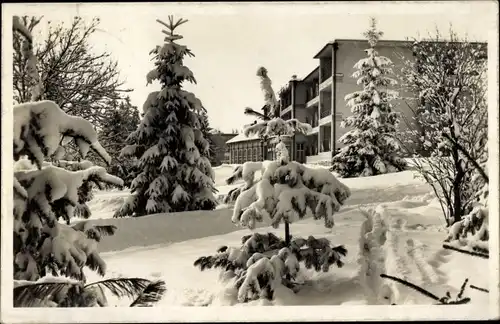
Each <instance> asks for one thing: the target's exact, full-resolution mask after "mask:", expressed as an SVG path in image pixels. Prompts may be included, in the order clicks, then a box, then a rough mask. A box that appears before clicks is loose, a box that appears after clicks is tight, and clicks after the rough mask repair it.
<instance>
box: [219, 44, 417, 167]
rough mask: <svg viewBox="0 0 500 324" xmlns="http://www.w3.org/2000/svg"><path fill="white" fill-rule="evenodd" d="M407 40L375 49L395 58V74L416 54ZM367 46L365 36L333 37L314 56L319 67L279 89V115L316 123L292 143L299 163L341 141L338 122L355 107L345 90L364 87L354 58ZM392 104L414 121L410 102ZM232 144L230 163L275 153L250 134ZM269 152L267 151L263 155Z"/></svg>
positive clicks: (322, 157) (325, 155)
mask: <svg viewBox="0 0 500 324" xmlns="http://www.w3.org/2000/svg"><path fill="white" fill-rule="evenodd" d="M408 45H409V44H408V42H406V41H390V40H385V41H384V40H381V41H379V42H378V43H377V46H376V50H377V52H378V53H379V55H382V56H386V57H388V58H389V59H391V60H392V62H393V63H394V68H393V70H394V72H396V73H397V72H398V71H399V70H400V68H401V67H402V64H403V60H404V59H410V58H412V57H413V53H412V50H411V47H410V46H408ZM368 47H369V45H368V42H367V41H366V40H358V39H337V40H335V41H332V42H329V43H327V44H325V46H323V48H321V49H320V50H319V52H318V53H317V54H316V55H315V56H314V58H315V59H317V60H318V66H317V67H316V68H315V69H314V70H313V71H311V72H310V73H309V74H308V75H307V76H306V77H304V78H302V79H297V78H296V77H295V76H294V77H292V79H291V80H290V81H289V82H288V84H287V85H286V86H285V87H284V88H282V89H281V90H280V92H279V94H278V95H279V100H280V114H281V118H283V119H285V120H286V119H290V118H296V119H298V120H299V121H301V122H306V123H309V124H310V125H311V126H312V131H311V132H310V133H309V134H307V135H302V134H297V135H295V136H293V137H292V139H291V142H290V143H288V145H289V149H290V153H291V158H292V159H293V160H296V161H298V162H301V163H304V162H308V163H314V162H320V161H329V160H330V159H331V158H332V156H333V152H335V151H336V150H337V149H338V148H340V147H341V146H342V144H341V143H339V141H338V140H339V138H340V137H341V136H342V135H344V134H345V133H346V132H347V131H348V129H345V128H341V127H340V123H341V121H342V120H343V119H344V118H345V117H346V116H348V115H349V114H351V111H350V109H351V108H350V107H348V106H347V105H346V102H345V99H344V98H345V96H346V95H347V94H350V93H352V92H355V91H358V90H361V88H360V86H359V85H358V84H357V79H355V78H353V77H352V74H353V73H354V72H355V69H354V65H355V64H356V62H358V61H359V60H360V59H362V58H365V57H366V53H365V51H364V50H365V49H367V48H368ZM395 90H398V91H399V92H400V96H401V97H406V96H408V95H409V94H406V93H403V92H402V91H401V90H400V89H397V88H396V89H395ZM392 103H393V105H394V109H395V110H396V111H399V112H400V113H401V114H403V115H404V116H406V117H407V118H406V119H407V120H411V111H410V109H409V108H408V105H406V104H404V102H402V101H401V100H394V101H393V102H392ZM405 127H406V124H405V123H404V122H401V123H400V128H401V129H402V130H403V129H404V128H405ZM228 149H229V150H230V155H231V158H230V161H231V163H243V162H245V161H250V160H262V159H263V157H264V158H265V159H270V158H272V157H273V156H272V153H273V152H272V151H271V150H269V149H267V148H266V146H265V143H262V142H260V141H259V139H258V138H257V137H255V136H254V137H251V138H246V137H245V136H244V135H242V134H240V135H238V136H236V137H234V138H233V139H231V140H230V141H228ZM252 152H256V153H255V154H254V153H252ZM259 152H261V153H259ZM266 152H267V153H268V155H267V156H266V155H265V154H262V153H266Z"/></svg>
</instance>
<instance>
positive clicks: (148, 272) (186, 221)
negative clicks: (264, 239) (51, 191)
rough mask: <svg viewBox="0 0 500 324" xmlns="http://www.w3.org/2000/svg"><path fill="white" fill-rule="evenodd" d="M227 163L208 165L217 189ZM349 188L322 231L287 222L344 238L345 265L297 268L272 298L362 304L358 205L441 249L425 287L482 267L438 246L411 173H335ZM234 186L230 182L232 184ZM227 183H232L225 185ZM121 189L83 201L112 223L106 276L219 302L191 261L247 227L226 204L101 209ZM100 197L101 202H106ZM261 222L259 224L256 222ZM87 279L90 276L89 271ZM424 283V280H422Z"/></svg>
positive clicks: (440, 234)
mask: <svg viewBox="0 0 500 324" xmlns="http://www.w3.org/2000/svg"><path fill="white" fill-rule="evenodd" d="M232 170H233V166H226V165H224V166H221V167H218V168H215V172H216V183H217V185H218V186H219V187H218V188H221V185H222V188H224V179H225V178H227V177H228V176H229V175H230V174H231V173H232ZM343 182H344V183H346V184H347V185H348V186H349V187H351V189H352V196H351V197H350V198H349V200H348V201H347V204H346V206H344V207H343V208H342V209H341V211H340V212H339V213H338V214H336V215H335V222H336V224H335V227H334V228H333V229H332V230H328V229H326V228H324V227H323V226H322V223H321V222H315V221H314V220H312V219H306V220H303V221H301V222H298V223H295V224H292V226H291V231H292V234H293V235H298V236H306V237H307V236H309V235H313V236H319V237H326V238H329V239H331V240H332V243H333V244H344V245H345V246H346V248H347V249H348V251H349V254H348V256H347V258H346V260H345V263H346V264H345V266H344V267H343V268H341V269H338V268H332V270H331V271H330V272H328V273H315V272H311V271H305V272H304V275H305V277H306V278H307V281H306V284H305V285H304V287H303V288H302V290H301V291H300V292H299V293H298V294H290V293H288V292H284V291H281V292H277V295H276V296H277V297H276V300H275V301H274V304H275V305H340V304H351V305H352V304H366V303H367V301H366V299H365V296H364V293H363V291H362V290H361V287H360V285H359V282H358V281H357V278H356V273H357V271H358V268H359V265H358V264H357V262H356V260H357V257H358V250H359V243H358V238H359V232H360V225H361V223H362V222H363V220H364V217H363V216H362V215H361V213H360V211H359V208H361V207H367V206H371V207H375V206H377V205H379V204H384V205H385V206H386V210H387V211H388V213H389V214H390V215H391V217H392V219H393V222H392V223H393V224H395V225H394V226H395V227H396V228H400V230H398V233H399V235H400V240H401V241H403V242H405V241H406V240H407V239H412V240H413V241H414V242H416V243H421V244H423V253H424V255H425V256H426V257H429V258H432V257H433V256H434V255H435V254H436V253H437V254H439V255H441V258H440V260H439V262H434V263H432V265H431V267H432V269H433V271H435V272H436V273H438V274H439V275H438V277H439V282H438V283H437V284H433V285H431V286H430V287H428V288H429V290H431V291H432V292H433V293H434V294H436V295H439V296H442V295H443V294H444V293H445V292H446V290H450V292H451V293H452V295H454V294H455V289H456V288H459V287H460V285H461V283H462V282H463V280H464V279H465V276H466V275H467V274H469V275H470V274H471V273H481V271H482V270H483V269H486V268H487V267H488V264H487V261H483V260H481V259H479V260H478V259H477V258H473V259H471V258H470V257H467V256H462V255H458V254H457V253H449V252H448V251H446V250H442V249H441V248H440V247H441V245H442V241H443V238H444V237H445V232H444V229H443V220H442V216H441V210H440V207H439V205H438V204H437V202H436V200H435V199H434V198H433V195H432V194H431V191H430V188H429V187H428V186H427V185H426V184H424V183H422V182H421V181H420V180H417V179H414V176H413V173H412V172H411V171H407V172H401V173H396V174H388V175H382V176H376V177H369V178H358V179H343ZM236 185H238V184H236ZM230 187H234V186H230ZM126 194H127V193H126V192H114V193H113V192H100V193H97V194H96V198H95V200H96V202H95V204H92V206H91V208H92V211H93V213H94V215H93V218H96V220H95V221H96V222H99V223H107V224H109V223H111V224H115V225H116V226H117V227H118V231H117V233H116V234H115V236H112V237H105V238H103V240H102V242H101V244H100V247H99V249H100V250H101V251H102V252H103V253H102V254H101V256H102V257H103V258H104V259H105V261H106V262H107V266H108V270H107V275H106V277H116V276H142V277H147V278H151V279H154V278H158V279H160V278H161V279H163V280H165V282H166V284H167V287H168V290H167V293H166V295H165V297H164V298H163V299H162V301H161V302H160V303H159V304H158V306H159V307H161V306H188V305H189V306H202V305H203V306H207V305H214V306H216V305H225V304H227V301H226V300H225V299H224V298H219V297H220V294H221V288H222V286H221V285H220V283H219V282H218V271H214V270H208V271H204V272H201V271H199V269H198V268H195V267H194V266H193V262H194V260H196V259H197V258H198V257H200V256H203V255H208V254H213V253H214V252H215V250H216V249H217V248H218V247H219V246H221V245H229V246H231V245H234V246H239V244H240V239H241V236H243V235H245V234H248V233H250V230H248V229H243V230H241V229H239V228H237V227H235V226H234V225H233V224H232V223H231V221H230V218H231V212H232V211H231V210H230V209H219V210H215V211H208V212H207V211H199V212H189V213H175V214H157V215H150V216H146V217H140V218H124V219H100V220H99V219H98V218H109V217H110V216H109V213H110V212H111V210H112V209H113V208H115V207H112V206H118V205H119V203H118V202H119V201H120V200H121V199H123V197H124V196H126ZM106 201H107V202H106ZM262 226H266V225H265V224H263V225H262ZM256 231H258V232H267V231H269V232H274V233H277V234H279V235H280V236H282V235H283V229H282V228H279V229H277V230H275V229H273V228H271V227H265V228H262V227H261V228H257V229H256ZM408 271H409V272H410V277H411V279H414V280H415V283H419V280H420V275H419V273H418V270H417V269H416V268H415V267H414V266H413V267H410V268H409V270H408ZM88 276H89V280H98V278H97V276H96V275H95V274H94V273H92V272H89V273H88ZM470 280H471V282H470V283H471V284H474V285H476V286H479V287H484V288H486V287H488V281H487V280H488V277H487V276H475V277H474V278H470ZM424 286H425V285H424ZM397 287H398V289H399V290H400V291H399V293H400V295H401V296H400V299H399V300H400V301H402V303H404V304H415V303H416V304H432V303H433V301H432V300H430V299H428V298H426V297H422V296H420V295H419V294H416V293H414V292H413V291H409V290H408V289H407V288H406V287H400V285H398V286H397ZM467 295H468V296H469V297H471V298H472V300H473V302H474V303H477V304H478V305H483V306H485V307H487V306H486V305H487V304H488V295H487V294H485V293H482V292H479V291H475V290H471V289H468V290H467ZM114 303H116V305H127V303H129V301H128V300H116V301H111V304H114Z"/></svg>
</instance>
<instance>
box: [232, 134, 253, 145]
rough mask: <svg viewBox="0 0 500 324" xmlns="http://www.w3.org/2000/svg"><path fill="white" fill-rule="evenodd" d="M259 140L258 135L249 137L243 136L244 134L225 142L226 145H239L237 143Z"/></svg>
mask: <svg viewBox="0 0 500 324" xmlns="http://www.w3.org/2000/svg"><path fill="white" fill-rule="evenodd" d="M257 139H259V135H257V134H253V135H250V136H248V137H247V136H245V134H243V133H240V134H238V135H237V136H235V137H233V138H231V139H230V140H229V141H227V142H226V144H231V143H239V142H248V141H254V140H257Z"/></svg>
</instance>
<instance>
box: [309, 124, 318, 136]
mask: <svg viewBox="0 0 500 324" xmlns="http://www.w3.org/2000/svg"><path fill="white" fill-rule="evenodd" d="M318 133H319V125H318V126H315V127H313V128H312V129H311V131H310V132H308V133H307V135H314V134H318Z"/></svg>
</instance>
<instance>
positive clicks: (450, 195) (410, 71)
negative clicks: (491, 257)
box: [401, 30, 488, 236]
mask: <svg viewBox="0 0 500 324" xmlns="http://www.w3.org/2000/svg"><path fill="white" fill-rule="evenodd" d="M446 38H447V39H444V38H443V37H442V36H441V35H440V34H439V32H437V33H436V34H435V36H434V35H432V38H431V39H426V40H420V41H414V42H413V43H412V44H411V50H412V52H413V53H414V56H413V57H411V58H407V59H406V60H405V61H404V65H403V68H402V74H401V75H402V77H401V81H402V82H401V83H402V87H403V88H404V89H405V90H406V91H408V92H410V93H415V94H416V96H415V98H410V100H409V103H410V104H411V105H412V107H410V108H412V109H413V110H414V111H415V116H414V118H413V119H414V126H416V128H415V127H414V128H412V129H411V130H410V131H409V134H406V135H407V136H405V138H408V139H409V140H408V141H410V143H409V144H410V145H409V147H408V148H407V151H409V152H411V153H412V155H413V153H414V152H415V144H417V145H418V146H420V151H421V152H419V153H421V155H423V156H420V155H416V154H415V159H414V160H413V161H412V162H413V164H414V167H415V169H416V170H417V171H418V172H419V174H420V175H421V177H422V178H423V179H424V180H425V181H426V182H427V183H429V184H430V185H431V186H432V188H433V190H434V193H435V194H436V196H437V197H438V199H439V202H440V204H441V208H442V210H443V216H444V218H445V220H446V221H447V223H448V225H450V226H451V225H453V224H454V223H457V222H460V223H461V222H462V221H463V218H464V217H466V215H469V214H471V213H473V212H472V210H473V209H474V208H475V205H476V202H477V201H476V200H477V197H476V194H477V193H478V191H480V190H481V187H482V186H483V184H482V181H484V180H482V179H481V177H474V173H475V172H478V171H477V170H478V165H477V164H478V163H479V164H480V163H482V162H483V161H484V160H485V159H487V156H488V153H487V150H486V147H487V143H488V106H487V104H486V98H487V96H486V90H487V84H486V75H487V64H486V59H487V44H481V43H473V42H470V41H468V40H467V39H460V38H459V37H458V35H457V34H455V33H454V32H453V31H451V30H450V34H449V36H448V37H446ZM408 135H410V136H408ZM479 168H482V167H481V166H479ZM473 178H474V179H473ZM474 213H475V212H474ZM473 217H475V216H473ZM480 217H482V216H480ZM460 226H461V225H458V224H457V225H456V226H455V227H454V229H453V230H452V232H455V230H456V229H457V228H458V227H460ZM452 236H454V233H452Z"/></svg>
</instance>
